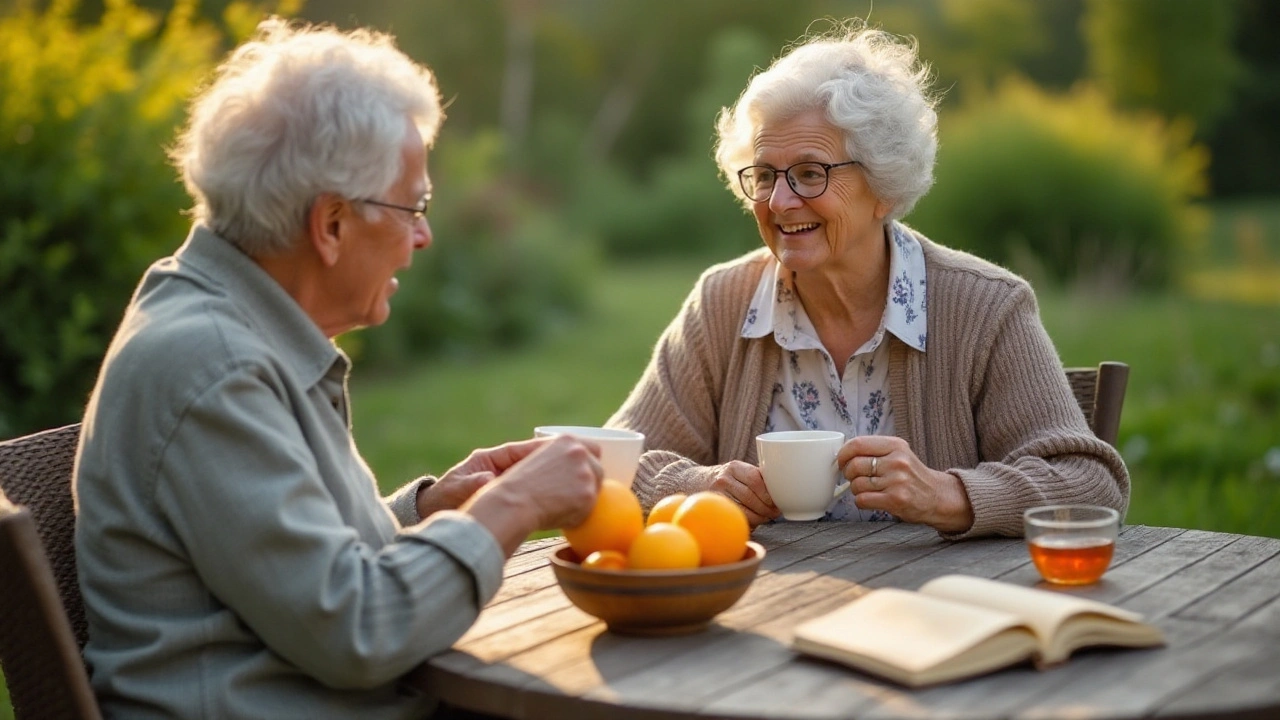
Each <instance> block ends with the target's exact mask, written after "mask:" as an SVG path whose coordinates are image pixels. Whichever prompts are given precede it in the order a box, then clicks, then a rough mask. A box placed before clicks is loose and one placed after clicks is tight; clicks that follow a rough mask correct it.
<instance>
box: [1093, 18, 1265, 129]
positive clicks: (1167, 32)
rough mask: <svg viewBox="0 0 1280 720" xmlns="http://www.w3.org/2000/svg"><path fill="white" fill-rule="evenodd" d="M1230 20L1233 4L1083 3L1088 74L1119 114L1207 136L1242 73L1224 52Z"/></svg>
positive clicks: (1229, 41)
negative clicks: (1168, 122)
mask: <svg viewBox="0 0 1280 720" xmlns="http://www.w3.org/2000/svg"><path fill="white" fill-rule="evenodd" d="M1171 5H1173V6H1174V7H1172V8H1171ZM1237 13H1238V8H1237V6H1236V3H1235V2H1234V0H1225V1H1222V2H1186V0H1175V2H1174V3H1170V2H1169V0H1125V2H1116V1H1115V0H1089V1H1088V12H1087V13H1086V14H1085V17H1084V22H1083V30H1084V33H1085V36H1086V37H1087V38H1088V40H1089V48H1090V56H1089V66H1090V74H1091V76H1092V77H1093V78H1094V79H1095V80H1096V81H1097V82H1098V84H1100V85H1101V86H1102V87H1104V88H1106V89H1107V94H1108V95H1109V96H1110V97H1111V98H1112V99H1113V100H1115V101H1116V103H1117V104H1118V105H1120V106H1121V107H1125V108H1145V109H1149V110H1155V111H1157V112H1159V113H1160V114H1161V115H1163V116H1165V117H1168V118H1183V119H1187V120H1190V121H1192V122H1194V123H1195V125H1196V126H1197V127H1199V128H1201V129H1204V130H1208V129H1210V128H1212V126H1213V124H1214V122H1216V121H1217V120H1218V119H1219V118H1221V117H1222V115H1223V113H1225V112H1226V111H1227V110H1229V109H1230V107H1231V101H1232V95H1233V91H1234V90H1235V86H1236V83H1237V81H1238V80H1239V79H1240V74H1241V71H1242V70H1243V66H1242V63H1241V61H1240V58H1239V56H1238V55H1237V53H1236V51H1235V50H1234V48H1233V47H1232V35H1233V34H1234V31H1235V27H1234V25H1235V20H1236V16H1237ZM1157 27H1158V28H1160V31H1159V32H1153V31H1152V30H1153V28H1157ZM1272 30H1273V31H1274V28H1272Z"/></svg>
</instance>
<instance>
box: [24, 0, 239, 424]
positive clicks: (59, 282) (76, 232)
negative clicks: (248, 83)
mask: <svg viewBox="0 0 1280 720" xmlns="http://www.w3.org/2000/svg"><path fill="white" fill-rule="evenodd" d="M74 4H75V3H73V2H55V3H52V4H51V6H50V8H49V9H48V10H47V11H46V12H44V13H43V14H36V13H35V12H33V11H32V10H31V9H30V8H29V7H27V6H26V5H25V4H24V5H23V6H22V7H20V8H18V9H17V11H16V12H14V13H13V14H11V15H8V16H6V17H0V158H2V159H3V160H2V161H0V287H3V288H4V291H3V303H4V313H3V317H0V398H3V402H2V403H0V436H9V435H12V434H19V433H22V432H26V431H30V430H34V429H37V428H41V427H47V426H51V425H55V424H61V423H66V422H73V421H74V420H76V419H77V418H78V417H79V416H80V413H81V412H82V410H83V403H84V400H85V398H86V396H87V394H88V391H89V389H90V388H91V387H92V385H93V382H94V379H95V376H96V372H97V366H98V364H99V362H100V360H101V357H102V353H103V351H104V350H105V348H106V344H107V342H108V341H109V339H110V336H111V334H112V332H113V331H114V330H115V327H116V324H117V323H118V322H119V319H120V315H121V313H122V312H123V309H124V306H125V304H126V303H127V301H128V299H129V294H130V292H131V290H132V288H133V286H134V285H135V284H136V283H137V281H138V278H139V276H140V275H141V273H142V271H143V269H145V267H146V266H147V264H148V263H149V262H150V261H152V260H154V259H155V258H156V257H158V256H160V255H163V254H165V253H166V252H168V251H170V250H172V249H173V248H174V247H176V246H177V245H178V243H180V242H181V241H182V238H183V236H184V234H185V232H186V226H187V221H186V219H185V218H184V217H183V216H182V214H181V209H182V208H183V207H185V206H186V205H187V203H188V201H187V199H186V196H185V194H184V193H183V191H182V187H181V186H180V185H179V184H178V183H177V182H176V181H175V177H174V172H173V171H172V169H170V168H169V167H168V165H167V162H166V159H165V155H164V149H163V145H164V144H165V143H166V142H168V141H169V140H170V139H171V137H172V130H173V128H174V126H175V125H176V123H177V122H178V120H179V119H180V116H181V112H182V108H183V101H184V98H185V96H186V94H187V93H188V91H189V90H190V89H191V88H192V87H193V86H194V85H195V84H196V82H197V81H198V80H199V79H200V77H201V76H202V75H203V74H204V73H205V72H206V71H207V70H208V69H209V68H210V67H211V63H212V58H213V56H214V53H215V51H216V50H217V49H218V43H219V36H218V33H216V32H215V31H214V30H213V29H211V28H209V27H207V26H204V25H198V24H197V23H196V22H195V21H194V19H193V13H194V7H195V3H194V2H178V3H177V4H176V5H175V7H174V9H173V10H172V12H171V13H170V14H169V16H168V19H167V22H165V23H164V25H163V27H161V24H160V21H159V19H158V18H157V17H156V16H154V15H152V14H150V13H148V12H145V11H143V10H141V9H139V8H137V7H135V6H133V5H132V4H131V3H129V2H124V1H122V2H109V3H107V4H106V10H105V13H104V15H103V17H102V20H101V23H100V24H99V25H97V26H95V27H89V28H78V27H76V26H75V24H74V21H73V19H72V15H73V12H74V9H75V8H74V7H73V6H74Z"/></svg>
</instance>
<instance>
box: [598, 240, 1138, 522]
mask: <svg viewBox="0 0 1280 720" xmlns="http://www.w3.org/2000/svg"><path fill="white" fill-rule="evenodd" d="M908 230H909V229H908ZM909 231H910V232H913V233H914V234H915V237H916V238H917V239H918V240H919V241H920V244H921V247H922V248H923V249H924V255H925V263H926V273H927V282H928V299H927V301H928V345H927V350H926V351H925V352H920V351H918V350H915V349H914V348H911V347H909V346H907V345H906V344H905V343H903V342H902V341H901V340H899V339H898V338H897V337H894V336H892V335H886V338H885V341H886V342H888V343H890V344H891V345H890V348H889V395H890V398H891V401H892V403H893V406H894V408H895V414H896V432H895V434H896V435H897V436H899V437H901V438H902V439H904V440H906V441H907V443H908V444H909V445H910V446H911V449H912V451H913V452H915V454H916V455H917V456H918V457H919V458H920V460H921V461H923V462H924V463H925V465H927V466H928V467H930V468H933V469H935V470H943V471H946V472H949V473H951V474H952V475H955V476H956V477H958V478H959V479H960V482H961V483H962V484H963V485H964V489H965V492H966V493H967V494H968V498H969V502H970V504H971V505H972V508H973V524H972V525H971V526H970V527H969V529H968V530H966V531H964V532H962V533H941V534H942V536H943V537H944V538H948V539H961V538H969V537H978V536H984V535H1006V536H1015V537H1016V536H1020V535H1022V532H1023V529H1022V527H1023V526H1022V513H1023V511H1024V510H1026V509H1027V508H1029V507H1034V506H1037V505H1054V504H1060V503H1087V504H1091V505H1105V506H1107V507H1112V508H1115V509H1116V510H1118V511H1120V513H1121V516H1123V515H1124V513H1125V511H1126V510H1127V509H1128V502H1129V474H1128V470H1127V469H1126V468H1125V465H1124V460H1123V459H1122V458H1121V457H1120V454H1119V453H1118V452H1116V450H1115V448H1113V447H1111V445H1109V444H1107V443H1106V442H1104V441H1102V440H1100V439H1098V438H1097V436H1095V435H1094V434H1093V432H1092V431H1091V430H1090V429H1089V425H1088V423H1087V422H1086V421H1085V417H1084V414H1083V413H1082V412H1081V411H1080V407H1079V405H1078V404H1077V403H1076V401H1075V398H1074V397H1073V395H1072V392H1071V387H1070V385H1069V383H1068V381H1067V378H1066V375H1065V373H1064V372H1063V366H1062V362H1061V360H1060V359H1059V357H1058V354H1057V350H1056V349H1055V348H1054V345H1053V342H1052V340H1051V339H1050V338H1049V335H1048V333H1047V332H1046V331H1045V329H1044V326H1043V325H1042V324H1041V322H1040V316H1039V309H1038V306H1037V304H1036V299H1035V293H1034V292H1033V290H1032V289H1031V286H1030V284H1028V283H1027V282H1026V281H1025V280H1023V279H1022V278H1020V277H1018V276H1017V275H1015V274H1013V273H1011V272H1009V271H1008V270H1005V269H1003V268H1001V267H999V266H997V265H994V264H992V263H990V262H987V261H985V260H982V259H980V258H977V257H975V256H973V255H970V254H967V253H964V252H961V251H958V250H954V249H950V248H947V247H944V246H942V245H938V244H937V243H934V242H932V241H930V240H929V239H927V238H925V237H924V236H923V235H921V234H919V233H915V231H914V230H909ZM768 258H769V251H768V250H767V249H765V248H761V249H758V250H755V251H753V252H751V253H748V254H746V255H744V256H742V257H739V258H737V259H735V260H732V261H729V262H726V263H723V264H719V265H715V266H713V267H711V268H709V269H708V270H706V271H705V272H704V273H703V274H702V276H701V277H700V278H699V279H698V282H697V283H696V284H695V286H694V288H693V290H692V292H690V294H689V296H688V297H687V298H686V299H685V301H684V304H683V306H682V307H681V309H680V311H679V312H678V314H677V315H676V317H675V318H674V319H673V321H672V322H671V324H670V325H669V326H668V327H667V328H666V330H664V331H663V333H662V335H661V337H660V338H659V340H658V343H657V345H656V347H655V348H654V351H653V355H652V357H651V358H650V361H649V364H648V366H647V367H646V368H645V371H644V373H643V374H642V375H641V377H640V380H639V381H638V383H637V384H636V386H635V388H634V389H633V390H632V391H631V393H630V395H629V396H628V397H627V399H626V400H625V401H624V402H623V404H622V406H621V407H620V408H619V409H618V410H617V411H616V412H615V413H614V414H613V416H612V417H611V418H610V419H609V420H608V422H607V423H606V425H608V426H610V427H619V428H627V429H631V430H637V431H639V432H642V433H644V435H645V447H646V452H645V453H644V455H643V456H642V457H641V459H640V467H639V469H638V470H637V473H636V478H635V482H634V485H633V489H634V491H635V492H636V494H637V495H638V496H639V498H640V500H641V504H642V505H643V506H644V507H645V508H646V509H647V508H650V507H652V506H653V504H654V503H656V502H657V501H658V500H660V499H662V498H663V497H666V496H667V495H670V494H672V493H691V492H697V491H699V490H705V489H707V488H708V487H709V485H710V483H711V480H712V479H713V477H714V474H715V466H717V465H721V464H724V463H727V462H729V461H730V460H742V461H745V462H748V463H751V464H753V465H754V464H758V460H757V457H756V447H755V437H756V435H758V434H759V433H761V432H763V431H764V424H765V418H766V415H767V414H768V411H769V403H770V400H771V397H772V388H773V385H774V382H775V381H776V378H777V374H778V368H779V362H780V359H781V352H782V351H781V348H780V347H779V346H778V344H777V342H776V341H775V340H774V339H773V336H772V334H770V335H766V336H765V337H762V338H743V337H742V336H741V329H742V323H743V320H744V315H745V312H746V309H747V306H748V304H749V303H750V301H751V296H752V293H753V292H754V290H755V289H756V286H757V284H758V283H759V280H760V276H761V273H762V272H763V270H764V268H765V267H766V265H767V260H768Z"/></svg>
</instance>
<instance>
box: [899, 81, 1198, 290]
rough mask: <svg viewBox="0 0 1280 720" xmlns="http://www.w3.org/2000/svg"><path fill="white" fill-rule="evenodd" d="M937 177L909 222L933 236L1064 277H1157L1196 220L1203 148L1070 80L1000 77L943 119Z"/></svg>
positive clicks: (1138, 281) (1040, 274)
mask: <svg viewBox="0 0 1280 720" xmlns="http://www.w3.org/2000/svg"><path fill="white" fill-rule="evenodd" d="M941 137H942V144H941V149H940V151H939V161H938V168H937V182H936V184H935V186H934V188H933V190H932V191H931V192H930V194H929V195H927V196H926V197H925V198H924V199H923V200H922V201H921V202H920V205H919V207H918V208H917V210H916V211H915V212H914V213H913V215H912V216H911V218H910V222H912V223H913V224H914V225H916V226H917V227H919V228H920V230H921V231H922V232H924V233H926V234H928V235H930V236H932V237H934V238H935V239H937V240H938V241H940V242H942V243H945V244H948V245H952V246H955V247H959V248H964V249H967V250H969V251H971V252H974V253H976V254H978V255H982V256H984V257H986V258H988V259H990V260H993V261H995V262H998V263H1002V264H1006V265H1011V266H1014V267H1015V269H1017V270H1019V271H1021V272H1024V273H1026V274H1028V275H1031V276H1032V277H1034V278H1036V279H1047V280H1050V281H1055V282H1057V283H1067V282H1071V281H1076V280H1081V279H1084V278H1086V277H1090V276H1092V277H1094V278H1096V277H1098V276H1101V277H1103V278H1106V279H1108V280H1112V281H1116V282H1118V283H1120V284H1122V285H1124V286H1136V287H1140V288H1160V287H1164V286H1166V285H1167V283H1168V282H1169V281H1170V279H1171V278H1172V276H1173V274H1174V272H1175V270H1176V269H1177V268H1176V266H1175V259H1176V257H1177V255H1178V253H1179V252H1180V251H1181V250H1184V249H1186V245H1187V244H1188V243H1190V242H1192V241H1193V240H1195V239H1196V237H1197V235H1198V233H1199V232H1200V230H1201V228H1202V227H1203V225H1204V220H1203V218H1202V217H1201V216H1200V214H1199V213H1200V211H1199V210H1197V209H1196V208H1195V207H1194V206H1193V205H1192V204H1191V201H1192V199H1193V198H1194V197H1196V196H1199V195H1201V194H1202V193H1203V192H1204V189H1205V170H1206V166H1207V161H1208V158H1207V154H1206V152H1205V151H1204V149H1203V148H1201V147H1199V146H1196V145H1193V144H1192V142H1191V139H1190V137H1191V135H1190V128H1188V127H1184V126H1181V125H1170V124H1166V123H1164V122H1162V121H1161V120H1159V119H1157V118H1155V117H1153V116H1149V115H1123V114H1120V113H1118V112H1116V111H1115V110H1113V109H1112V108H1110V106H1108V104H1107V102H1106V101H1105V100H1104V98H1103V96H1102V95H1101V94H1100V93H1098V92H1096V91H1095V90H1093V89H1091V88H1090V87H1088V86H1079V87H1077V88H1076V89H1075V90H1074V91H1072V92H1071V93H1070V94H1068V95H1065V96H1051V95H1047V94H1045V93H1043V92H1042V91H1040V90H1038V89H1036V88H1034V87H1032V86H1031V85H1029V84H1027V83H1025V82H1021V81H1016V80H1011V81H1009V82H1007V83H1005V84H1004V85H1003V86H1002V87H1001V88H1000V89H999V90H998V91H996V92H995V93H994V95H993V96H992V97H990V98H985V99H979V100H976V101H974V102H972V103H970V104H968V105H966V106H965V107H964V108H962V109H960V110H959V111H958V112H957V113H956V114H955V115H953V116H951V117H945V116H944V118H943V124H942V127H941Z"/></svg>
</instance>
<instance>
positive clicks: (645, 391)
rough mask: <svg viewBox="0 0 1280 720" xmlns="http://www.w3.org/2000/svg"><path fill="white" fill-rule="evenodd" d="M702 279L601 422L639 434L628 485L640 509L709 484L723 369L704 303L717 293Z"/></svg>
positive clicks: (713, 299)
mask: <svg viewBox="0 0 1280 720" xmlns="http://www.w3.org/2000/svg"><path fill="white" fill-rule="evenodd" d="M706 281H707V276H706V275H704V276H703V277H702V278H701V279H700V280H699V281H698V283H697V285H695V286H694V288H693V290H692V291H691V292H690V293H689V296H688V297H687V298H686V299H685V301H684V304H683V305H682V306H681V308H680V311H679V312H678V313H677V314H676V316H675V318H674V319H672V321H671V323H670V324H669V325H668V326H667V328H666V329H665V330H664V331H663V332H662V335H661V336H660V337H659V339H658V343H657V345H656V346H655V348H654V351H653V355H652V356H651V357H650V359H649V364H648V366H647V367H646V368H645V370H644V372H643V373H642V374H641V376H640V379H639V381H638V382H637V383H636V385H635V387H634V388H633V389H632V390H631V393H630V395H628V397H627V399H626V400H625V401H624V402H623V404H622V406H621V407H620V408H619V409H618V410H617V412H615V413H614V414H613V416H612V417H610V418H609V420H608V421H607V422H606V423H605V424H606V426H609V427H618V428H626V429H629V430H636V431H638V432H642V433H644V436H645V447H646V448H648V449H647V450H646V452H645V453H644V454H643V455H642V456H641V458H640V466H639V468H638V469H637V471H636V478H635V482H634V483H633V484H632V490H633V491H634V492H635V493H636V496H637V497H639V498H640V503H641V505H642V506H643V507H644V508H645V510H646V511H647V510H648V509H649V508H652V507H653V505H654V504H655V503H656V502H657V501H658V500H661V499H662V498H664V497H666V496H667V495H671V494H673V493H686V494H687V493H692V492H697V491H699V490H705V489H706V488H707V487H708V486H709V485H710V483H711V479H712V469H711V468H710V467H707V466H708V465H711V464H713V463H714V462H715V457H716V452H715V448H716V446H717V444H718V434H719V432H720V429H719V427H718V424H717V413H716V407H717V405H718V404H719V392H721V390H722V387H723V381H722V376H723V369H722V367H721V365H722V361H721V360H720V357H721V355H722V353H717V352H716V349H715V348H714V347H713V345H714V343H713V342H712V341H713V337H712V334H711V332H710V331H709V329H708V326H707V324H708V323H707V320H708V318H707V310H708V306H711V307H714V306H716V305H717V304H718V299H717V298H716V297H714V296H713V295H712V294H711V293H709V292H708V290H707V282H706Z"/></svg>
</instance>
